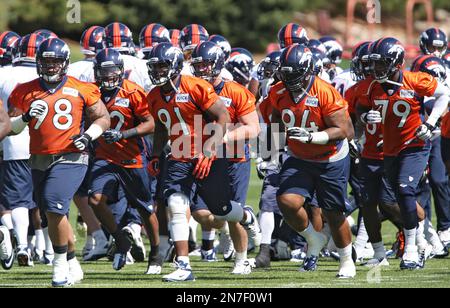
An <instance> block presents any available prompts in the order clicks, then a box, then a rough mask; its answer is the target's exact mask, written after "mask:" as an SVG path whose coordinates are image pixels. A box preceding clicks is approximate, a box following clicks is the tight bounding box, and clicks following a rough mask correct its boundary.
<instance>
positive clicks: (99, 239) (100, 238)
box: [92, 229, 108, 243]
mask: <svg viewBox="0 0 450 308" xmlns="http://www.w3.org/2000/svg"><path fill="white" fill-rule="evenodd" d="M92 237H93V238H94V239H95V242H96V243H107V242H108V240H107V239H106V236H105V233H104V232H103V230H102V229H98V230H97V231H94V232H92Z"/></svg>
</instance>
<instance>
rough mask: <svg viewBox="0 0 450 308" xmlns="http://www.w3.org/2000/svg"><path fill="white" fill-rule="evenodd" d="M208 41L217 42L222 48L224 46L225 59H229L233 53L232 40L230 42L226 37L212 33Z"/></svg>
mask: <svg viewBox="0 0 450 308" xmlns="http://www.w3.org/2000/svg"><path fill="white" fill-rule="evenodd" d="M208 41H210V42H213V43H216V44H217V45H219V47H220V48H222V51H223V53H224V55H225V61H227V60H228V58H229V57H230V54H231V45H230V42H228V40H227V39H226V38H225V37H223V36H222V35H219V34H214V35H211V36H210V37H209V39H208Z"/></svg>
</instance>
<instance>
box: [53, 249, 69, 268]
mask: <svg viewBox="0 0 450 308" xmlns="http://www.w3.org/2000/svg"><path fill="white" fill-rule="evenodd" d="M66 263H67V252H65V253H55V258H54V259H53V266H64V265H65V264H66Z"/></svg>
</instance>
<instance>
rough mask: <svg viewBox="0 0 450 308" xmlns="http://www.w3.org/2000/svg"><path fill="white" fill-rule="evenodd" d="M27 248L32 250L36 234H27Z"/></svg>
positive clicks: (34, 245)
mask: <svg viewBox="0 0 450 308" xmlns="http://www.w3.org/2000/svg"><path fill="white" fill-rule="evenodd" d="M27 242H28V249H29V250H30V251H34V248H35V247H36V236H35V235H28V239H27Z"/></svg>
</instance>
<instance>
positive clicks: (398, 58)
mask: <svg viewBox="0 0 450 308" xmlns="http://www.w3.org/2000/svg"><path fill="white" fill-rule="evenodd" d="M369 58H370V71H371V74H372V75H373V77H374V78H375V79H376V80H379V81H382V80H387V79H388V78H389V77H391V76H392V75H394V74H395V73H396V72H397V71H399V70H400V69H401V67H402V65H403V63H404V59H405V48H404V47H403V46H402V44H401V43H400V41H398V40H397V39H395V38H393V37H386V38H381V39H379V40H377V41H375V42H373V43H372V44H371V45H370V50H369Z"/></svg>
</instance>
